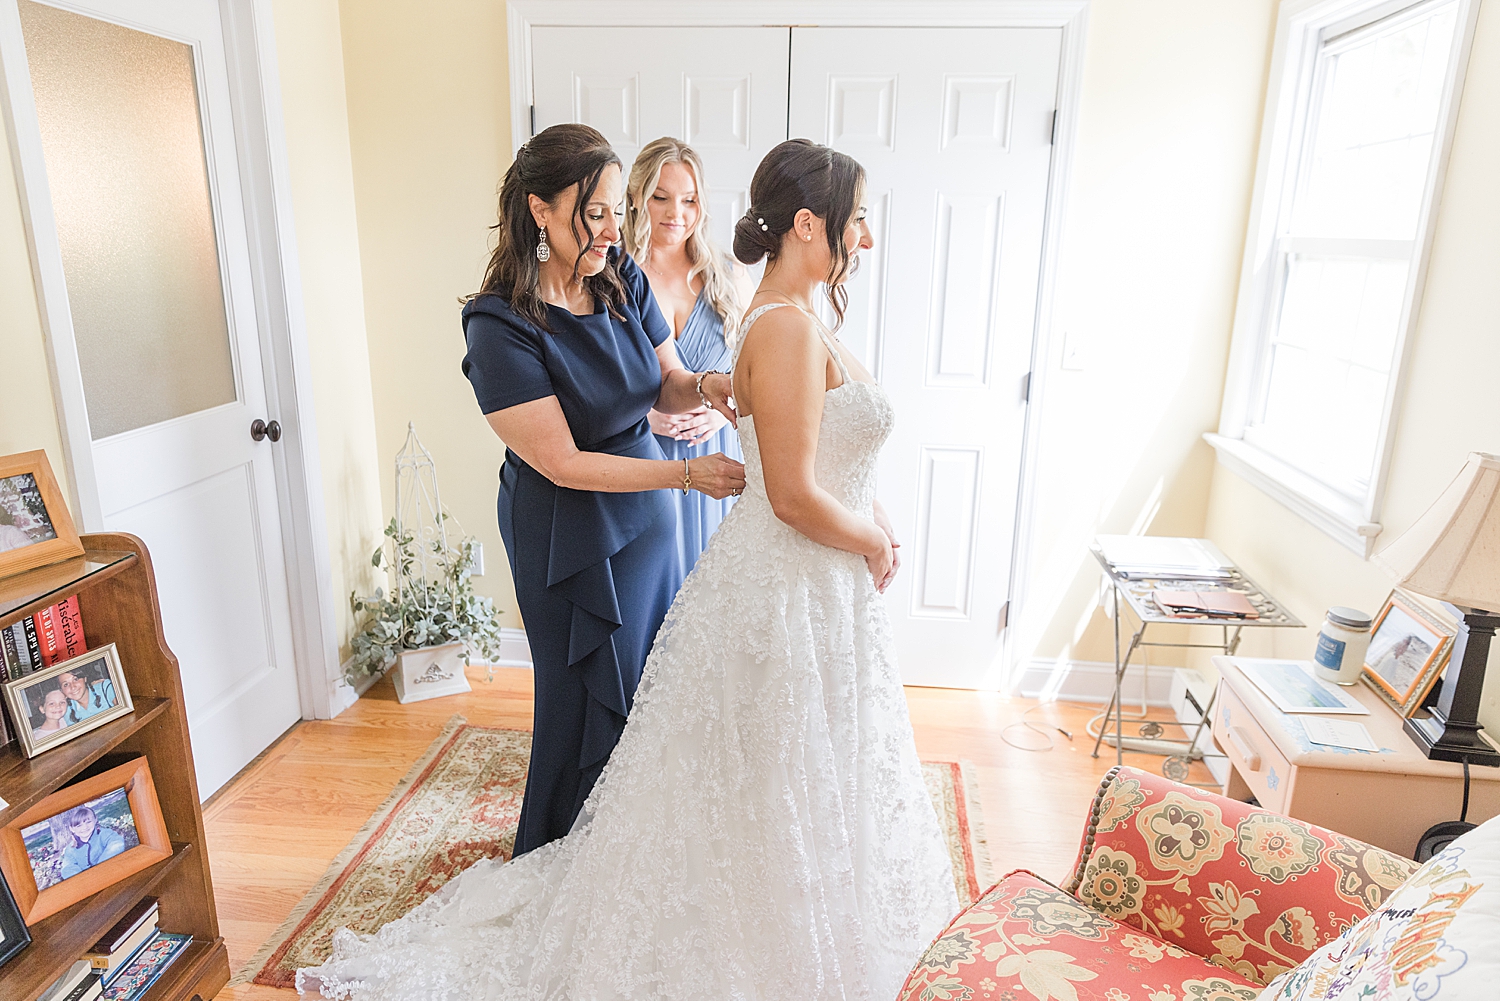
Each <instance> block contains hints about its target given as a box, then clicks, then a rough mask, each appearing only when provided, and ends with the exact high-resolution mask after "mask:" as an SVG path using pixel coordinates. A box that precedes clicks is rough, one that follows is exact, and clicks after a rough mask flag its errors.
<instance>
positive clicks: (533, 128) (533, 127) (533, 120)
mask: <svg viewBox="0 0 1500 1001" xmlns="http://www.w3.org/2000/svg"><path fill="white" fill-rule="evenodd" d="M1053 127H1054V128H1056V126H1055V125H1054V126H1053ZM531 134H532V135H536V105H534V104H533V105H532V106H531Z"/></svg>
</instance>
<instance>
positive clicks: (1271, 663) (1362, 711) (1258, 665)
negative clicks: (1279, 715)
mask: <svg viewBox="0 0 1500 1001" xmlns="http://www.w3.org/2000/svg"><path fill="white" fill-rule="evenodd" d="M1229 660H1230V662H1231V663H1232V664H1234V666H1235V667H1237V668H1239V669H1240V673H1242V674H1244V676H1245V677H1247V678H1249V679H1250V681H1251V683H1252V684H1254V685H1255V687H1256V688H1259V689H1260V690H1261V692H1263V693H1264V694H1265V696H1266V698H1268V699H1270V700H1271V704H1272V705H1274V706H1275V707H1276V708H1277V709H1280V710H1281V711H1282V712H1284V713H1337V714H1339V715H1348V716H1368V715H1369V714H1370V710H1368V709H1366V708H1365V707H1364V706H1363V705H1361V704H1360V702H1359V700H1358V699H1356V698H1355V697H1354V696H1352V695H1350V694H1349V693H1347V692H1344V691H1340V690H1339V689H1338V688H1337V687H1336V686H1334V685H1330V684H1326V683H1325V682H1322V681H1319V680H1318V679H1317V678H1315V677H1313V672H1312V664H1311V662H1309V661H1305V660H1262V659H1259V658H1254V657H1231V658H1229Z"/></svg>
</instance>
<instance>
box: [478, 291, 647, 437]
mask: <svg viewBox="0 0 1500 1001" xmlns="http://www.w3.org/2000/svg"><path fill="white" fill-rule="evenodd" d="M652 308H655V306H654V304H653V307H652ZM504 312H506V313H509V312H510V309H509V307H508V306H506V307H505V308H504ZM464 336H465V338H466V340H467V341H468V346H469V350H468V353H467V354H465V355H464V361H463V372H464V375H466V376H468V378H469V383H470V385H472V386H473V387H474V398H475V399H476V400H478V402H479V409H480V412H481V413H486V414H492V413H494V412H495V411H497V410H504V409H506V408H507V407H514V406H517V405H518V404H521V403H530V402H531V401H532V400H541V399H545V398H547V397H549V396H556V395H557V391H556V390H555V389H554V388H553V386H552V376H551V375H550V374H549V373H548V371H547V363H546V359H545V358H544V356H543V354H542V340H541V339H542V338H543V337H544V336H546V335H545V334H543V333H542V331H541V330H539V329H537V328H536V327H534V326H533V325H531V324H530V323H527V322H526V321H524V320H522V319H521V318H520V317H517V316H515V315H514V314H511V315H510V316H499V315H496V314H495V313H493V312H489V311H479V310H469V309H466V310H465V311H464Z"/></svg>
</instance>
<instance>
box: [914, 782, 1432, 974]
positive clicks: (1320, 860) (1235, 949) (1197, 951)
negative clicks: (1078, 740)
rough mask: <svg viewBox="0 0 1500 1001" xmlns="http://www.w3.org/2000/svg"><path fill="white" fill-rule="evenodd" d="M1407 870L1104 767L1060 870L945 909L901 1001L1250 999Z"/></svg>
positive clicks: (1378, 855) (1408, 865)
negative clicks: (1071, 858)
mask: <svg viewBox="0 0 1500 1001" xmlns="http://www.w3.org/2000/svg"><path fill="white" fill-rule="evenodd" d="M1415 869H1416V863H1414V862H1411V861H1409V860H1407V859H1403V858H1400V857H1399V856H1395V855H1392V854H1390V853H1389V852H1385V851H1382V850H1381V849H1379V848H1375V847H1372V846H1370V845H1367V844H1363V843H1362V842H1359V841H1355V840H1353V839H1352V838H1346V837H1344V836H1343V835H1341V834H1335V833H1334V832H1332V831H1325V830H1323V829H1321V828H1317V827H1313V826H1311V825H1308V824H1303V823H1300V822H1299V821H1296V820H1291V819H1289V818H1287V817H1283V816H1280V815H1278V814H1274V813H1268V812H1266V811H1265V810H1261V809H1259V808H1257V807H1253V806H1250V805H1248V804H1245V803H1238V802H1235V801H1234V800H1230V799H1226V798H1224V797H1222V796H1218V795H1215V794H1213V793H1210V792H1206V791H1204V790H1202V789H1196V788H1193V787H1191V786H1185V785H1179V784H1177V783H1175V782H1172V781H1170V780H1168V779H1165V778H1162V777H1160V776H1157V775H1152V774H1149V773H1147V772H1142V771H1138V770H1136V769H1134V768H1115V769H1112V770H1111V771H1110V772H1109V773H1108V774H1107V775H1106V776H1105V777H1104V781H1103V783H1102V784H1101V785H1100V787H1099V792H1098V794H1097V795H1096V796H1095V797H1094V803H1093V808H1092V809H1091V810H1090V812H1089V818H1088V824H1087V827H1086V829H1085V831H1084V836H1083V844H1082V847H1081V848H1080V850H1079V853H1078V860H1077V862H1076V863H1075V865H1074V868H1073V873H1072V876H1071V877H1070V878H1069V879H1068V880H1067V882H1066V883H1065V884H1064V885H1063V886H1061V887H1058V886H1054V885H1052V884H1050V883H1048V882H1047V881H1046V880H1044V879H1042V878H1041V877H1039V876H1037V875H1035V874H1033V873H1030V872H1027V871H1025V870H1019V871H1016V872H1013V873H1011V874H1010V875H1009V876H1006V877H1005V878H1004V879H1002V880H1001V881H1000V882H999V883H997V884H995V885H994V886H993V887H991V888H990V889H989V890H988V891H987V892H986V893H985V894H984V895H983V896H982V897H981V898H980V899H979V900H977V901H976V902H975V903H974V904H973V905H972V906H971V907H969V908H968V909H967V910H965V911H964V912H963V913H961V914H959V916H958V917H956V918H954V920H953V922H952V924H950V925H949V926H948V928H947V929H946V930H945V931H944V932H943V933H942V934H941V935H940V936H938V938H937V940H936V941H934V942H933V944H932V945H931V946H930V947H929V948H928V950H927V952H926V953H925V954H924V955H923V956H922V958H921V959H920V960H919V961H918V962H917V965H916V967H915V968H914V969H913V970H912V972H911V975H910V976H909V977H908V978H907V981H906V984H905V986H904V987H903V988H902V992H901V996H900V1001H1052V999H1058V1001H1253V999H1254V998H1256V996H1257V995H1258V994H1260V992H1261V988H1262V987H1263V986H1264V985H1265V984H1266V983H1268V982H1269V981H1270V980H1271V979H1272V978H1274V977H1275V976H1277V975H1278V974H1280V973H1282V972H1284V971H1286V970H1290V969H1292V968H1293V967H1296V966H1298V965H1299V964H1300V963H1302V961H1303V960H1305V959H1307V957H1308V956H1309V955H1311V954H1312V953H1313V952H1314V951H1315V950H1317V949H1318V948H1319V947H1320V946H1322V945H1323V944H1324V943H1327V942H1330V941H1332V940H1333V939H1335V938H1337V937H1338V936H1339V935H1340V934H1341V933H1342V932H1344V931H1345V930H1346V929H1347V928H1349V927H1350V926H1351V925H1353V924H1355V923H1356V922H1358V921H1360V920H1361V919H1362V918H1364V917H1365V916H1366V915H1367V914H1369V913H1370V912H1371V911H1374V910H1376V909H1378V908H1379V907H1380V905H1381V903H1382V901H1384V900H1385V898H1386V897H1387V896H1388V895H1389V894H1390V893H1391V892H1392V891H1393V890H1395V889H1396V888H1397V887H1399V886H1400V885H1401V884H1402V883H1403V882H1404V881H1405V880H1406V878H1407V877H1408V876H1409V875H1410V874H1411V873H1412V872H1413V871H1414V870H1415Z"/></svg>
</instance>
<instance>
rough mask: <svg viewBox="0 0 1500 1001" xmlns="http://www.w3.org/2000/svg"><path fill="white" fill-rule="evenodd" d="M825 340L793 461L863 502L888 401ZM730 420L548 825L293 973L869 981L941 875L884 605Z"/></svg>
mask: <svg viewBox="0 0 1500 1001" xmlns="http://www.w3.org/2000/svg"><path fill="white" fill-rule="evenodd" d="M770 308H774V307H771V306H763V307H761V308H760V309H758V310H756V311H755V312H753V313H752V314H751V315H750V316H749V317H747V318H746V322H745V325H744V329H746V330H748V329H749V326H750V324H751V323H753V322H754V321H755V320H756V319H757V318H758V317H759V316H760V315H761V314H762V313H764V312H765V311H766V310H767V309H770ZM819 335H820V336H823V337H824V339H825V343H826V342H827V335H826V334H824V332H823V331H822V330H821V329H820V330H819ZM829 350H830V351H831V352H832V354H833V357H834V360H835V361H836V362H837V363H838V367H839V369H840V370H841V371H842V373H843V377H844V381H843V383H842V384H841V385H840V386H838V387H836V388H834V389H832V390H829V391H828V395H827V397H826V400H825V404H824V413H823V424H822V428H821V430H820V431H819V434H818V455H817V465H816V470H817V479H818V482H819V484H820V485H821V486H822V487H823V488H824V489H826V490H827V491H828V492H829V493H831V494H832V495H833V496H834V497H836V498H838V500H839V501H841V502H842V503H843V504H845V505H846V506H847V507H848V508H849V509H850V510H852V511H855V512H857V513H859V514H862V515H864V516H866V517H868V516H869V515H870V513H871V505H872V502H873V501H874V485H875V458H876V454H877V453H878V451H879V450H880V446H881V445H882V443H884V441H885V439H886V437H887V435H888V434H889V433H890V429H891V424H892V421H893V414H892V410H891V405H890V403H889V401H888V400H887V399H886V396H885V394H884V393H883V392H882V391H881V390H880V388H879V387H877V386H874V385H871V384H869V383H861V382H855V381H854V380H852V379H850V378H849V373H848V371H847V370H846V369H844V366H843V363H842V361H840V360H839V357H838V352H837V351H833V348H832V346H831V344H830V345H829ZM739 431H740V438H741V441H742V443H743V446H744V452H745V467H746V468H745V480H746V484H745V492H744V496H743V497H741V499H740V501H739V502H738V503H737V504H735V506H734V508H733V510H732V511H731V512H730V514H729V516H728V518H726V519H725V521H724V523H723V524H722V525H721V526H720V527H719V529H718V531H717V532H716V533H715V534H714V536H713V538H712V540H711V542H710V544H709V546H708V549H707V551H705V552H704V554H703V556H702V557H701V558H700V559H699V561H698V565H697V567H696V569H694V571H693V572H692V574H691V575H690V576H689V577H688V579H687V581H686V583H684V584H683V587H682V590H681V592H679V594H678V595H677V600H676V602H675V603H674V604H673V606H672V609H671V611H670V612H669V613H668V615H667V618H666V621H665V623H664V624H663V625H662V628H661V632H660V633H658V635H657V637H656V644H655V647H654V648H653V649H652V652H651V655H650V657H649V658H648V660H647V662H646V666H645V672H644V675H643V677H642V679H641V685H640V690H639V692H638V694H637V695H636V698H635V706H634V709H633V710H632V712H631V714H630V720H629V723H628V724H627V725H626V727H625V731H624V734H623V735H622V736H621V738H620V742H619V744H618V746H617V747H616V748H615V750H614V753H613V755H612V756H611V757H610V761H609V764H608V766H607V767H606V768H605V770H604V774H603V776H602V777H601V778H600V779H599V782H598V784H597V786H596V787H595V789H594V791H593V793H592V794H591V795H590V796H589V799H588V802H587V804H586V806H585V808H584V812H583V814H582V815H581V816H580V817H579V820H578V822H577V823H576V824H575V825H574V827H573V830H572V832H571V833H570V834H569V835H568V836H567V837H565V838H563V839H562V840H560V841H555V842H553V843H551V844H548V845H545V846H543V847H542V848H538V849H536V850H535V851H532V852H529V853H528V854H526V855H523V856H521V857H520V858H519V859H517V860H515V861H513V862H509V863H505V864H499V863H496V862H489V861H486V862H480V863H478V864H477V865H475V866H474V867H473V868H471V869H469V870H468V871H466V872H465V873H463V874H462V875H461V876H460V877H458V878H457V879H455V880H453V881H452V882H450V883H449V884H448V885H447V886H445V887H444V888H443V889H442V890H440V891H439V892H438V893H436V894H434V895H433V896H432V897H431V898H430V899H428V900H427V901H425V902H424V903H423V904H421V905H420V906H418V907H417V908H415V909H414V910H413V911H412V912H411V913H410V914H408V915H406V916H405V917H403V918H401V919H400V920H398V921H394V922H392V923H390V924H388V925H386V926H385V927H384V928H382V929H381V930H380V931H379V932H377V933H376V934H374V935H370V936H361V935H355V934H354V933H352V932H350V931H348V930H347V929H340V930H339V932H338V933H337V934H336V935H335V937H334V941H333V956H332V957H331V958H330V959H329V960H328V962H326V963H325V964H323V965H322V966H319V967H315V968H312V969H306V970H301V971H299V972H298V974H297V986H298V989H299V990H304V991H312V990H321V992H322V993H323V995H324V996H326V997H330V998H349V997H352V998H356V999H359V1001H366V999H380V1001H417V999H432V1001H458V999H464V1001H470V999H480V998H487V999H497V1001H498V999H505V1001H509V999H512V998H515V999H520V998H527V999H532V998H543V999H570V1001H610V999H632V1001H645V999H653V1001H654V999H684V1001H685V999H695V1001H696V999H704V1001H708V999H712V1001H730V999H743V1001H771V999H775V1001H788V999H792V998H796V999H799V1001H824V999H829V1001H832V999H840V1001H845V999H873V1001H893V999H894V998H895V997H896V993H897V991H898V990H899V989H900V986H901V983H902V980H903V978H904V977H905V976H906V973H907V971H908V970H909V968H910V967H911V965H912V964H913V963H914V962H915V961H916V959H917V957H918V955H920V953H921V952H922V950H923V949H925V948H926V946H927V945H928V943H929V942H930V941H931V940H932V938H933V937H934V936H935V935H936V934H937V933H938V932H939V931H941V930H942V928H943V926H944V924H945V923H946V922H947V921H948V920H949V919H950V918H951V917H952V916H953V915H954V914H955V913H956V912H957V911H958V900H957V897H956V896H955V894H954V889H953V876H952V872H951V869H950V864H949V861H948V855H947V852H946V850H945V848H944V845H943V842H942V838H941V834H940V831H939V828H938V821H937V816H936V814H935V812H934V811H933V807H932V802H931V800H930V799H929V798H928V794H927V790H926V788H925V787H924V784H923V780H922V774H921V769H920V765H919V763H918V761H917V755H916V748H915V746H914V745H913V743H912V732H911V723H910V720H909V718H908V716H907V710H906V701H905V698H904V696H903V694H902V689H901V680H900V677H899V675H898V673H897V668H896V661H895V657H894V654H893V651H892V649H891V639H890V629H889V625H888V623H887V620H886V615H885V610H884V607H883V606H882V604H881V601H882V599H881V597H880V596H879V595H878V594H877V592H876V591H875V587H874V584H873V582H872V580H871V578H870V574H869V571H868V570H867V569H866V567H865V561H864V559H863V558H862V557H860V556H857V555H855V554H853V553H847V552H843V551H842V550H837V549H831V548H828V547H826V546H822V545H819V544H817V543H815V542H812V541H811V540H809V539H808V538H806V537H805V536H803V535H801V534H800V533H798V532H797V531H795V530H793V529H792V528H789V527H788V526H787V525H785V524H783V523H782V522H781V521H779V520H777V518H776V516H775V515H774V514H773V513H772V511H771V505H770V503H769V501H768V500H767V499H766V491H765V480H764V478H763V476H762V472H761V463H760V452H759V449H758V447H757V444H756V438H755V421H754V418H753V417H745V418H743V419H741V420H740V422H739Z"/></svg>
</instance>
